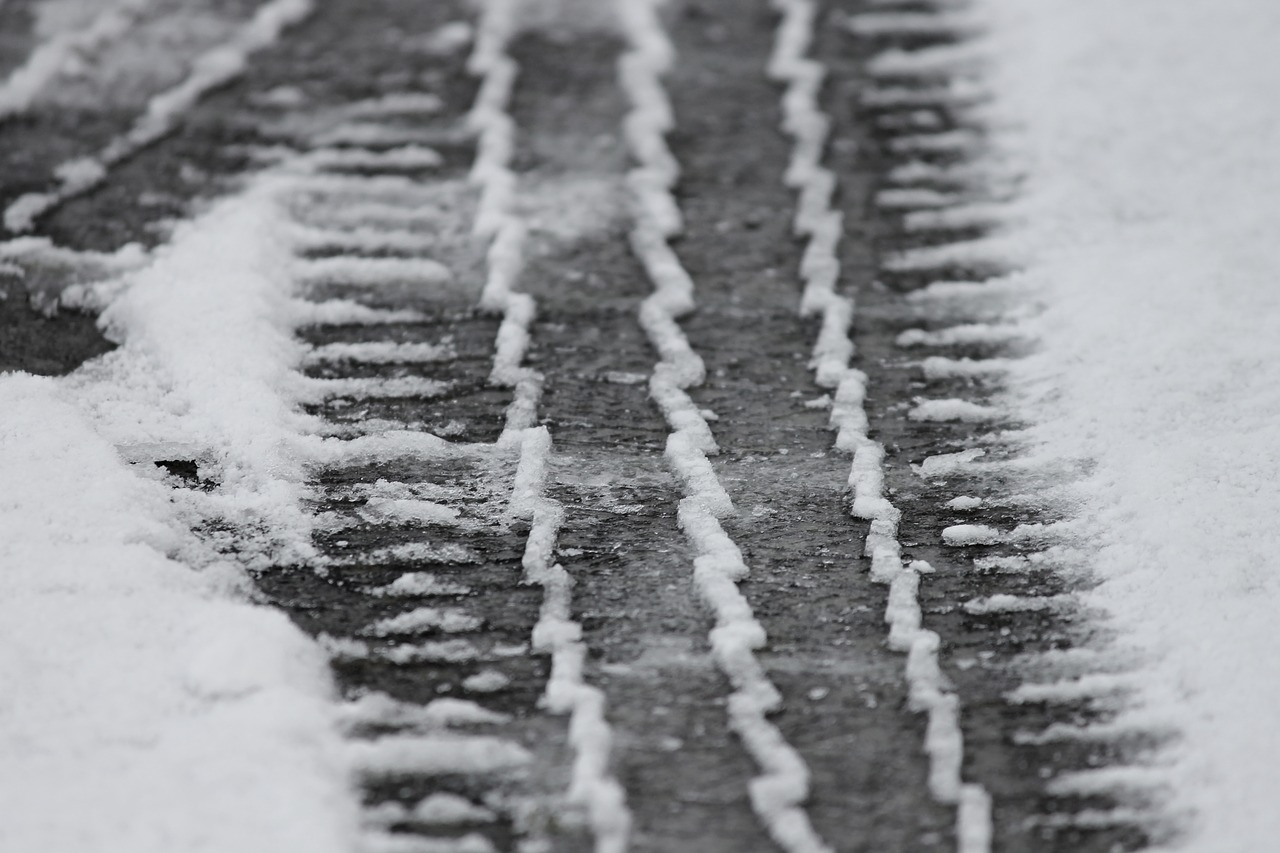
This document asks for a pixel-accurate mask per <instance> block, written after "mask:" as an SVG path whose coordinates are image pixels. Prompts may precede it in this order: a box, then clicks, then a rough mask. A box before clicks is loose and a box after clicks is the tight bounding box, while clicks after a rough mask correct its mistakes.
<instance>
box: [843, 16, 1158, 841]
mask: <svg viewBox="0 0 1280 853" xmlns="http://www.w3.org/2000/svg"><path fill="white" fill-rule="evenodd" d="M847 31H848V32H850V33H851V34H852V36H853V39H854V41H853V44H854V45H855V48H856V49H857V50H858V52H859V55H858V56H857V57H856V60H855V61H856V63H857V65H858V67H857V68H856V69H855V68H851V67H850V65H849V61H848V60H847V59H843V60H842V59H840V58H838V57H840V56H841V53H842V52H843V53H844V55H846V56H847V51H848V44H849V42H848V41H843V43H840V39H839V38H838V37H837V38H833V39H831V40H830V41H829V42H828V45H827V46H826V48H825V49H824V50H823V54H824V55H825V56H829V57H836V58H835V59H833V61H834V62H835V63H837V66H838V65H839V64H840V63H841V62H844V63H845V65H844V68H845V69H846V70H845V72H844V73H845V74H847V75H849V78H850V82H849V83H847V84H846V85H847V86H848V89H847V90H846V92H845V93H844V95H845V97H846V99H847V100H846V101H844V103H845V104H847V105H848V107H847V108H846V109H847V112H845V113H844V114H843V115H842V116H841V117H840V118H841V119H842V121H841V124H842V125H843V127H844V128H845V131H844V132H845V133H848V134H849V135H850V136H851V137H853V138H855V139H856V140H857V146H858V147H859V148H860V149H861V150H863V151H864V152H866V156H867V158H868V160H869V164H870V166H871V169H872V171H873V172H875V173H878V174H876V175H875V177H874V178H873V180H874V182H875V183H874V186H872V187H871V188H870V190H869V192H868V193H867V195H868V197H869V199H870V201H871V203H872V204H873V205H874V206H875V207H876V208H877V209H878V210H879V211H881V215H880V216H879V217H878V218H879V221H880V222H881V223H882V225H881V227H880V228H879V229H878V231H877V234H876V241H875V242H876V246H875V248H876V250H877V254H878V255H879V257H878V258H877V259H876V266H877V267H878V270H877V275H878V276H879V278H880V279H881V280H882V281H883V282H884V283H886V284H887V285H888V287H886V288H882V289H867V290H865V291H864V293H863V299H864V303H863V309H862V311H861V312H860V315H859V321H858V332H857V333H858V339H859V341H860V343H861V348H862V352H863V360H864V362H865V363H867V364H879V365H881V367H880V368H879V369H877V370H870V369H869V371H868V372H869V373H871V375H872V378H871V387H872V388H873V389H874V388H877V387H878V388H879V390H878V392H876V394H875V396H878V397H887V398H889V399H902V400H911V401H912V403H911V405H910V407H909V408H908V409H907V410H906V412H905V415H906V417H903V416H902V415H901V414H896V413H894V412H892V411H878V410H876V409H875V408H873V409H872V410H871V412H870V414H871V428H872V430H873V432H874V433H876V434H877V435H878V436H879V437H880V440H881V441H882V442H883V443H884V444H885V446H886V447H889V448H891V451H890V453H889V454H888V455H887V457H886V460H885V465H886V467H885V483H886V486H887V487H889V488H892V489H895V490H896V492H897V500H896V503H897V504H898V505H899V506H900V507H903V508H904V514H903V517H902V522H901V525H900V531H899V535H900V536H901V538H902V541H903V542H909V543H912V544H911V545H910V553H911V556H912V557H914V558H917V559H923V560H926V561H927V562H928V563H930V564H931V565H932V566H933V567H934V568H935V573H934V574H932V575H930V578H929V582H928V583H927V584H926V585H924V586H922V587H921V589H920V603H921V606H922V609H923V611H924V612H925V613H928V614H930V619H931V624H932V625H933V626H935V628H936V630H937V631H938V632H939V634H940V635H941V636H942V637H944V638H946V644H945V645H944V646H943V648H942V649H941V655H940V662H941V664H942V668H943V673H944V675H945V676H946V677H947V678H948V679H949V680H950V681H951V682H952V683H953V684H955V685H956V688H957V690H958V691H960V692H961V694H962V695H964V696H965V697H966V707H965V717H964V721H965V737H966V743H967V744H968V747H969V749H968V756H969V757H968V760H967V762H966V770H967V772H968V773H969V774H970V775H971V778H974V779H977V780H981V781H982V783H983V784H984V785H985V786H986V787H987V788H988V789H989V790H990V792H991V794H992V796H993V798H994V826H993V833H994V838H993V844H994V845H995V846H996V847H997V848H998V849H1008V850H1072V851H1076V850H1110V849H1125V850H1128V849H1140V848H1143V847H1145V846H1147V845H1148V844H1149V843H1150V842H1151V840H1152V836H1151V835H1150V834H1149V830H1148V829H1146V828H1144V827H1151V826H1153V824H1152V822H1151V821H1150V816H1151V814H1152V812H1151V809H1152V806H1153V804H1154V803H1155V802H1156V801H1158V798H1159V793H1158V792H1155V791H1152V790H1151V789H1150V788H1144V782H1143V776H1142V773H1141V765H1142V764H1143V763H1145V762H1146V761H1149V760H1151V758H1152V756H1153V755H1154V754H1155V753H1156V751H1158V749H1159V748H1160V746H1161V744H1162V743H1163V742H1164V741H1165V739H1166V735H1165V734H1163V733H1161V732H1159V731H1153V730H1150V729H1146V730H1144V729H1143V728H1142V726H1141V725H1137V726H1129V727H1125V726H1114V725H1111V721H1113V720H1115V719H1117V717H1116V714H1117V712H1118V711H1119V710H1122V708H1123V692H1124V687H1123V684H1124V677H1123V671H1124V670H1125V669H1126V668H1128V667H1129V666H1131V665H1132V662H1131V661H1128V660H1127V656H1126V655H1125V654H1124V650H1123V649H1117V648H1114V647H1113V646H1112V644H1111V642H1110V640H1109V639H1108V637H1107V636H1106V634H1105V632H1104V631H1102V630H1100V629H1099V628H1098V627H1097V626H1096V624H1094V622H1093V619H1092V616H1091V615H1090V614H1087V613H1082V612H1080V611H1079V608H1078V607H1077V606H1076V605H1075V603H1074V599H1073V596H1072V595H1071V593H1072V590H1073V589H1078V588H1079V587H1080V585H1082V584H1086V583H1088V569H1087V564H1086V563H1085V562H1084V560H1083V555H1082V554H1080V553H1079V552H1077V551H1075V550H1074V547H1073V546H1072V530H1071V527H1070V525H1069V523H1067V521H1066V519H1067V518H1068V517H1069V507H1070V503H1071V500H1072V498H1071V485H1070V484H1071V481H1072V479H1073V478H1074V476H1075V472H1073V471H1072V470H1071V469H1070V467H1069V466H1068V467H1067V468H1061V467H1058V468H1052V469H1046V468H1043V467H1042V466H1041V465H1040V464H1039V463H1038V462H1037V460H1036V459H1035V458H1034V457H1033V456H1028V455H1027V453H1026V450H1025V449H1024V448H1023V447H1021V446H1020V444H1019V440H1018V434H1017V427H1018V424H1017V422H1016V420H1015V419H1014V418H1013V416H1012V415H1011V414H1010V413H1009V412H1008V410H1007V408H1006V404H1005V402H1004V400H1003V398H1002V381H1003V373H1004V371H1005V369H1006V368H1007V366H1008V364H1009V363H1010V360H1011V359H1016V358H1019V357H1021V356H1023V355H1024V354H1026V352H1027V351H1028V349H1029V347H1030V346H1032V345H1033V343H1034V335H1035V320H1034V312H1035V305H1034V290H1033V288H1032V287H1031V283H1030V282H1027V281H1025V280H1024V279H1023V278H1022V277H1021V276H1019V275H1018V274H1017V273H1016V272H1012V271H1011V269H1010V267H1011V264H1012V263H1014V262H1015V261H1016V258H1013V257H1012V256H1011V255H1010V253H1009V252H1008V250H1007V248H1006V247H1005V245H1004V243H1003V242H1002V240H1001V239H1000V238H999V231H998V226H999V225H1000V223H1001V221H1002V220H1003V218H1004V217H1006V216H1008V215H1010V212H1011V210H1010V208H1008V207H1007V205H1006V204H1005V202H1007V200H1008V199H1009V198H1010V197H1012V196H1014V195H1015V194H1016V186H1017V180H1018V178H1017V175H1016V173H1013V172H1011V169H1010V166H1009V164H1008V163H1007V162H1006V161H1005V160H1003V159H1002V158H1001V155H1000V152H999V149H998V140H997V139H993V138H991V136H990V135H989V133H988V129H987V127H986V124H985V120H984V114H983V109H982V108H983V104H984V102H985V100H987V99H988V98H990V97H991V94H990V93H989V92H987V91H986V89H985V87H984V85H983V82H982V79H981V76H980V75H981V60H982V55H983V54H982V49H983V48H982V44H981V41H980V35H978V30H977V28H976V23H975V22H974V21H973V20H972V19H970V18H968V17H966V16H964V15H962V14H959V13H955V12H952V11H948V10H947V9H945V8H944V7H942V6H941V5H937V4H919V5H918V6H917V7H914V8H913V9H911V10H908V11H903V12H897V11H894V12H883V13H882V12H876V13H869V14H854V15H853V16H852V17H849V18H848V19H847ZM864 51H865V53H864ZM856 128H867V130H865V131H859V130H856ZM846 168H848V169H850V170H851V171H865V170H866V169H867V166H866V165H862V166H859V165H856V164H855V165H851V166H847V167H846ZM864 180H865V178H864ZM851 206H852V204H850V205H847V207H851ZM921 355H923V356H925V357H924V358H920V357H919V356H921ZM904 357H905V358H904ZM926 394H927V395H928V396H925V395H926ZM1026 679H1029V680H1030V683H1029V684H1027V685H1026V688H1027V689H1026V690H1024V689H1023V684H1024V680H1026ZM1135 762H1136V764H1137V766H1136V767H1133V766H1132V765H1133V764H1134V763H1135ZM1093 768H1097V769H1093ZM1091 780H1093V781H1091ZM1144 814H1145V815H1146V817H1147V819H1146V820H1143V819H1140V817H1139V816H1141V815H1144Z"/></svg>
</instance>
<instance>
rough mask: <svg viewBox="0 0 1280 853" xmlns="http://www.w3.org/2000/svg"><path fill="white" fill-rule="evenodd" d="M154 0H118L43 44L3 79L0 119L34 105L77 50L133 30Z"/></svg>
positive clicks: (89, 48)
mask: <svg viewBox="0 0 1280 853" xmlns="http://www.w3.org/2000/svg"><path fill="white" fill-rule="evenodd" d="M152 2H153V0H118V2H116V3H114V4H112V5H110V6H108V7H107V8H105V9H103V10H102V11H100V12H99V13H98V14H97V15H95V16H94V17H93V19H92V20H91V21H89V23H88V24H87V25H86V26H85V27H83V28H81V29H78V30H72V31H70V32H62V33H58V34H57V35H55V36H53V37H52V38H50V39H49V40H48V41H46V42H44V43H43V44H41V45H39V46H38V47H37V48H36V49H35V50H34V51H32V53H31V55H30V56H29V57H27V60H26V61H25V62H24V63H23V64H22V65H20V66H18V67H17V68H15V69H14V70H13V71H12V72H10V74H9V76H8V77H7V78H6V79H5V80H4V82H3V83H0V121H3V120H4V119H6V118H9V117H10V116H15V115H19V114H21V113H24V112H26V111H27V110H28V109H30V107H31V104H32V102H34V101H35V99H36V97H37V96H38V95H39V94H40V91H41V90H42V89H43V88H44V87H45V86H46V85H47V84H48V83H49V82H50V81H51V80H53V79H54V78H55V77H57V76H58V75H59V74H61V73H62V72H63V70H64V69H65V68H66V66H67V63H68V62H69V61H70V60H71V58H72V57H73V56H75V55H76V54H87V53H92V52H93V51H96V50H98V49H99V48H100V47H102V46H103V45H104V44H106V43H108V42H110V41H112V40H114V39H117V38H119V37H120V36H122V35H124V34H125V33H126V32H128V31H129V29H130V28H132V27H133V25H134V24H135V23H137V21H138V19H139V18H141V17H142V15H143V13H144V12H145V11H146V10H147V7H148V6H150V5H151V4H152Z"/></svg>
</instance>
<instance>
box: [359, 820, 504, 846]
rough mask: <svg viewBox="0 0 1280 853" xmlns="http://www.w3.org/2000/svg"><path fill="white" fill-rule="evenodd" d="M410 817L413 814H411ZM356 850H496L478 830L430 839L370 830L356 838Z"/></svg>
mask: <svg viewBox="0 0 1280 853" xmlns="http://www.w3.org/2000/svg"><path fill="white" fill-rule="evenodd" d="M409 817H410V818H412V817H413V815H412V814H411V815H410V816H409ZM359 845H360V846H359V848H358V850H357V851H356V853H496V851H497V848H496V847H494V846H493V842H491V841H490V840H489V839H488V838H486V837H485V836H483V835H481V834H480V833H478V832H470V833H467V834H466V835H462V836H457V837H453V836H444V837H438V838H432V837H428V836H422V835H417V834H410V833H404V832H386V831H373V832H367V833H365V834H364V835H363V836H361V838H360V842H359Z"/></svg>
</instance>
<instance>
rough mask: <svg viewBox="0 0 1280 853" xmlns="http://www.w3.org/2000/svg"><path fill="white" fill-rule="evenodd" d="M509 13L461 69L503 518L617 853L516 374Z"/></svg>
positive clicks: (534, 394)
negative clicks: (513, 449) (503, 404)
mask: <svg viewBox="0 0 1280 853" xmlns="http://www.w3.org/2000/svg"><path fill="white" fill-rule="evenodd" d="M515 11H516V3H515V2H514V0H487V2H486V3H485V5H484V10H483V12H482V15H481V18H480V22H479V26H478V29H477V36H476V42H475V46H474V49H473V52H472V55H471V57H470V59H469V61H468V70H470V71H471V73H473V74H476V75H479V76H480V77H481V78H482V82H481V85H480V91H479V93H478V94H477V95H476V102H475V105H474V106H473V107H472V110H471V113H470V115H469V116H468V122H469V124H470V126H471V128H472V129H473V130H475V131H476V132H477V133H478V134H479V142H478V146H477V154H476V160H475V163H474V164H473V166H472V169H471V180H472V181H474V182H475V183H477V184H478V185H479V186H480V188H481V197H480V204H479V207H478V210H477V212H476V220H475V224H474V232H475V234H476V235H477V236H478V237H481V238H484V239H488V240H489V241H490V243H489V250H488V254H487V256H486V261H487V268H488V276H487V279H486V281H485V285H484V290H483V292H482V293H481V297H480V305H481V307H482V308H485V309H489V310H494V311H500V312H502V324H501V325H500V327H499V329H498V338H497V347H496V350H497V351H496V352H495V354H494V363H493V371H492V372H491V374H490V382H492V383H493V384H495V385H500V386H504V387H510V388H514V389H515V397H514V399H513V400H512V402H511V405H510V406H509V407H508V408H507V413H506V424H505V425H504V427H503V431H502V434H501V436H500V437H499V438H498V445H499V447H501V446H504V445H505V446H511V445H514V446H518V447H519V449H520V461H519V465H518V467H517V469H516V477H515V484H514V487H513V489H512V497H511V505H510V510H509V511H510V514H511V516H512V518H513V519H519V520H522V521H527V522H529V523H530V524H531V528H530V530H529V538H528V540H527V541H526V544H525V552H524V558H523V561H522V566H523V568H524V577H525V581H526V582H528V583H532V584H537V585H538V586H541V587H542V589H543V600H542V608H541V611H540V614H539V618H538V622H537V624H536V625H534V628H533V647H534V648H535V649H537V650H539V651H542V652H546V653H549V654H550V655H551V674H550V677H549V680H548V683H547V689H546V693H545V695H544V699H545V702H546V707H547V709H548V710H550V711H551V712H552V713H557V714H568V715H569V741H570V743H571V744H572V746H573V749H574V762H573V771H572V777H571V780H570V785H569V790H568V793H567V795H566V799H567V800H568V802H569V803H570V804H573V805H576V806H580V807H582V808H584V809H585V810H586V812H587V816H588V819H589V820H590V822H591V828H592V832H593V834H594V836H595V850H596V853H623V851H625V850H626V849H627V844H628V840H629V838H630V834H631V813H630V810H629V809H628V808H627V804H626V792H625V790H624V789H623V788H622V786H621V785H620V784H618V781H617V780H616V779H615V778H613V776H612V774H611V773H610V771H609V754H610V750H611V747H612V741H613V731H612V729H611V727H610V725H609V722H608V720H607V719H606V718H605V697H604V693H603V692H602V691H601V690H600V689H599V688H596V687H592V686H590V685H588V684H586V683H585V681H584V680H583V674H582V672H583V666H584V663H585V660H586V655H587V647H586V645H585V644H584V643H583V642H582V626H581V625H580V624H579V623H577V622H576V621H574V620H573V618H572V615H571V607H570V602H571V596H572V589H573V578H572V577H571V576H570V575H569V573H568V572H567V571H565V569H564V567H563V566H561V565H560V564H559V563H558V562H556V560H555V547H556V540H557V538H558V536H559V531H560V525H561V523H562V521H563V519H564V508H563V506H561V504H560V503H559V502H558V501H556V500H555V499H553V498H550V497H548V496H547V495H546V494H545V488H546V469H547V464H548V462H549V461H550V457H551V453H552V445H551V433H550V432H549V431H548V430H547V428H546V427H540V426H536V424H537V412H538V403H539V400H540V398H541V396H542V381H543V377H542V374H540V373H539V372H538V371H536V370H534V369H532V368H528V367H524V366H522V364H521V362H522V361H523V360H524V356H525V352H526V350H527V349H528V346H529V326H530V324H531V323H532V322H533V317H534V314H535V312H536V310H537V306H536V303H535V302H534V299H533V297H532V296H530V295H529V294H527V293H522V292H519V291H517V290H515V289H514V285H515V284H516V282H517V280H518V278H519V275H520V271H521V266H522V246H523V243H524V236H525V226H524V223H523V222H522V221H521V220H520V219H519V218H518V217H517V216H516V215H514V214H513V213H512V212H511V206H512V202H513V200H514V196H515V192H516V176H515V173H514V172H512V171H511V168H510V165H509V164H510V160H511V155H512V151H513V148H514V138H515V122H514V121H513V120H512V118H511V116H510V115H509V114H508V113H507V104H508V103H509V101H510V97H511V90H512V87H513V86H514V83H515V79H516V75H517V74H518V72H519V67H518V66H517V65H516V63H515V61H514V60H513V59H512V58H511V57H510V56H509V55H508V54H507V53H506V49H507V44H508V42H509V41H510V38H511V36H512V34H513V32H514V29H515V17H514V14H515Z"/></svg>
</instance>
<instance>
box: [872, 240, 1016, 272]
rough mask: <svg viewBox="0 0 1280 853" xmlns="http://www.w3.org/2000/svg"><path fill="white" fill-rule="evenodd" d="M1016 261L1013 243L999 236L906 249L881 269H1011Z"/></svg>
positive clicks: (884, 262)
mask: <svg viewBox="0 0 1280 853" xmlns="http://www.w3.org/2000/svg"><path fill="white" fill-rule="evenodd" d="M1017 261H1018V258H1017V255H1016V253H1015V250H1014V244H1013V242H1012V240H1009V239H1005V238H1001V237H981V238H979V239H977V240H964V241H961V242H956V243H946V244H944V245H941V246H928V247H922V248H918V249H908V250H907V251H905V252H899V253H898V254H895V255H892V256H890V257H888V258H885V259H884V261H883V267H884V268H885V269H886V270H890V271H892V272H937V271H940V270H945V269H947V268H949V267H974V266H977V267H983V268H986V267H997V268H999V267H1011V266H1015V265H1016V264H1017Z"/></svg>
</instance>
